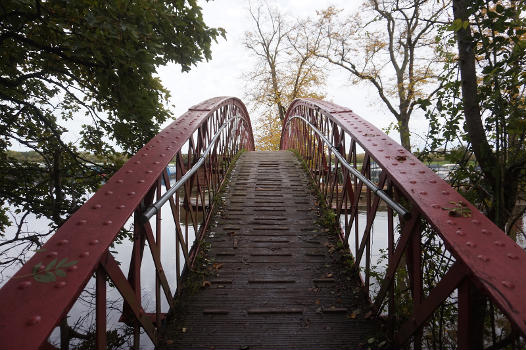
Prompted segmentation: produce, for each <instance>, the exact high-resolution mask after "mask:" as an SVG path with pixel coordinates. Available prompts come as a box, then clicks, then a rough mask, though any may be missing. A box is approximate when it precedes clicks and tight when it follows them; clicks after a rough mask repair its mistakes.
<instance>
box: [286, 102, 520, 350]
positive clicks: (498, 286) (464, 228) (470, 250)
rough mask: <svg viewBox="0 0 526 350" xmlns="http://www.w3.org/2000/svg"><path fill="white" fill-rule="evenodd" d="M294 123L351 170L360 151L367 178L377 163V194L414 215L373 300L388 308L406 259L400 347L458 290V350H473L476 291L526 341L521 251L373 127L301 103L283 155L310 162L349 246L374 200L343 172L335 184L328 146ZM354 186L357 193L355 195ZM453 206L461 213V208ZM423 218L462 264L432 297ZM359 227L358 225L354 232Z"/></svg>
mask: <svg viewBox="0 0 526 350" xmlns="http://www.w3.org/2000/svg"><path fill="white" fill-rule="evenodd" d="M294 117H302V118H305V119H306V120H308V121H309V122H310V123H311V124H313V125H314V126H315V127H316V128H318V129H319V130H320V131H321V132H322V134H323V135H324V136H325V137H326V138H327V139H329V140H330V142H331V143H332V144H333V145H334V146H335V147H336V148H337V149H338V151H339V152H340V153H341V154H342V156H343V157H345V158H346V159H347V161H348V162H350V163H354V164H355V165H356V163H357V162H356V147H358V146H359V147H361V148H362V149H363V150H364V152H365V160H364V165H366V166H364V169H365V170H363V169H362V172H363V173H364V174H367V173H368V172H369V173H370V170H367V165H369V169H370V168H371V166H370V164H372V163H371V161H373V162H375V163H376V164H377V165H378V166H379V167H380V169H381V174H380V178H379V182H380V186H379V187H381V188H384V187H386V188H387V191H388V192H390V193H392V194H394V197H395V199H398V200H399V201H400V202H402V203H404V204H405V205H406V206H408V208H409V209H410V212H411V218H410V219H408V220H407V221H405V223H404V228H403V231H402V233H401V235H400V239H399V241H398V242H396V241H394V239H393V237H391V236H390V237H389V245H390V247H389V252H390V254H389V266H388V271H387V276H388V277H387V278H386V279H385V280H384V281H383V284H382V287H381V288H380V291H379V292H378V294H377V297H376V299H375V300H374V301H375V306H376V307H377V312H379V310H378V309H379V308H380V305H382V303H385V302H386V301H385V298H386V296H387V298H388V299H389V297H388V294H389V288H391V286H392V277H393V275H394V273H395V271H396V267H397V266H398V264H399V263H400V259H401V256H402V254H403V253H404V251H405V254H406V258H407V259H408V260H409V263H408V269H409V274H410V278H411V279H412V281H411V282H412V287H411V288H412V294H413V306H414V307H415V309H416V311H415V312H413V315H412V317H411V319H410V320H409V321H408V322H406V323H405V324H404V325H402V326H401V327H399V328H398V331H397V332H396V333H397V338H398V341H399V342H400V343H402V344H404V343H406V342H407V341H408V339H409V337H410V336H411V335H414V334H417V333H418V332H419V329H421V328H420V327H421V326H422V325H423V324H424V322H425V321H426V320H427V319H428V317H429V316H430V315H431V313H432V312H433V310H435V309H436V308H437V307H438V306H439V305H440V303H441V302H442V301H443V300H445V299H446V298H447V297H448V296H449V295H450V293H451V292H453V291H454V290H455V288H457V290H458V300H459V320H458V326H459V340H458V341H459V347H460V348H466V347H468V346H473V343H472V337H473V336H475V337H476V335H473V334H469V330H468V329H469V327H470V321H469V317H470V314H469V305H468V304H469V288H470V287H469V286H470V285H471V286H475V287H476V288H481V289H482V290H483V291H484V293H485V294H486V295H487V296H489V298H490V299H491V300H492V301H493V302H494V303H495V304H496V305H498V307H499V308H500V310H501V311H502V312H503V313H504V314H505V315H506V316H507V317H508V319H509V320H510V321H511V324H512V326H513V327H514V328H515V329H516V330H518V331H519V333H522V335H523V336H524V335H526V298H525V296H526V279H525V278H524V273H525V271H526V254H525V252H524V250H523V249H521V248H520V247H519V246H518V245H517V244H516V243H515V242H514V241H513V240H512V239H510V238H509V237H508V236H507V235H506V234H505V233H504V232H502V231H501V230H500V229H499V228H498V227H497V226H496V225H495V224H493V223H492V222H491V221H490V220H489V219H487V218H486V217H485V216H484V215H483V214H482V213H481V212H480V211H479V210H478V209H477V208H475V207H474V206H473V205H472V204H471V203H469V202H468V201H467V200H466V199H464V198H463V197H462V196H461V195H460V194H459V193H457V192H456V191H455V190H454V189H453V188H452V187H451V186H449V185H448V184H447V183H446V182H445V181H444V180H442V179H441V178H440V177H439V176H438V175H437V174H436V173H434V172H433V171H432V170H431V169H429V168H428V167H427V166H425V165H424V164H422V163H421V162H420V161H419V160H418V159H417V158H416V157H415V156H414V155H413V154H411V153H410V152H408V151H407V150H405V149H404V148H403V147H401V146H400V145H399V144H398V143H397V142H395V141H394V140H392V139H391V138H390V137H389V136H387V135H386V134H385V133H383V132H382V131H381V130H380V129H379V128H377V127H376V126H375V125H373V124H371V123H369V122H368V121H366V120H364V119H362V118H360V117H359V116H358V115H356V114H355V113H353V112H352V111H351V110H350V109H347V108H345V107H341V106H338V105H336V104H333V103H330V102H325V101H319V100H315V99H297V100H295V101H294V102H293V103H292V104H291V106H290V107H289V109H288V111H287V115H286V119H285V120H284V123H283V125H284V128H283V132H282V138H281V149H296V150H297V151H298V152H299V153H300V154H301V155H302V156H303V158H304V159H305V160H306V163H307V164H308V166H309V167H310V169H311V173H312V175H313V177H314V178H315V180H317V181H318V184H319V186H320V189H321V190H322V192H323V193H324V194H325V196H326V199H327V201H328V203H329V204H331V205H333V206H334V202H336V212H337V214H338V215H339V216H341V218H342V220H344V223H345V224H344V225H343V226H344V227H342V229H343V231H344V232H343V234H342V238H343V239H344V240H348V239H349V237H351V238H353V237H352V235H351V227H352V226H353V222H356V220H358V216H357V206H358V203H359V202H358V200H359V199H358V197H360V196H361V197H366V196H368V195H370V194H362V191H361V189H358V190H357V188H360V187H359V186H361V185H360V181H357V180H356V179H355V178H353V177H352V176H351V177H347V176H348V175H346V173H345V170H344V169H343V174H344V175H343V176H344V177H345V178H346V179H347V180H338V179H336V178H337V177H338V176H337V175H336V174H338V172H339V171H342V168H341V164H339V162H338V161H337V160H335V159H334V157H331V152H330V150H328V148H327V147H326V146H325V145H323V143H322V141H321V140H320V137H319V136H318V135H316V134H315V133H314V132H313V131H312V130H311V128H310V127H309V126H308V125H307V124H306V123H305V122H304V121H303V120H302V119H300V118H294ZM339 169H340V170H339ZM369 175H370V174H369ZM353 182H354V184H356V185H357V186H358V187H354V188H353V186H352V185H353ZM338 187H339V188H340V189H341V188H343V191H342V192H341V193H340V192H339V190H335V188H336V189H337V188H338ZM367 202H368V204H367V213H368V214H367V224H366V225H365V226H366V227H365V230H364V232H363V235H362V233H361V232H360V233H359V232H358V231H356V232H355V235H354V236H355V237H354V241H355V242H354V243H355V247H354V249H355V252H356V255H357V264H358V263H360V259H361V258H362V256H363V254H364V250H366V253H367V251H368V249H369V248H370V230H371V224H372V223H373V222H374V217H375V215H376V210H377V208H378V200H377V198H375V197H374V196H371V197H369V198H368V199H367ZM452 203H456V204H458V205H460V206H459V207H456V204H452ZM461 203H464V204H461ZM448 207H453V208H452V210H453V212H452V213H449V211H448V210H444V208H448ZM457 212H458V213H457ZM451 214H453V215H451ZM457 214H459V215H457ZM462 214H464V215H462ZM390 215H391V218H390V220H391V221H390V224H389V226H390V227H389V230H390V231H391V232H390V235H392V233H393V232H392V231H393V221H392V211H391V212H390ZM464 216H466V217H464ZM417 218H419V220H423V222H425V223H427V224H429V225H431V226H432V227H434V228H435V230H436V232H438V234H439V235H440V238H441V239H442V240H443V242H444V243H445V246H446V248H447V249H448V251H449V252H450V253H451V255H452V256H453V257H454V260H455V261H456V262H455V263H454V264H453V266H452V267H451V269H450V270H449V272H448V273H447V274H445V276H444V277H443V278H442V280H441V281H440V282H438V284H437V285H436V286H434V288H433V289H432V290H431V292H430V293H429V295H428V296H427V297H426V296H425V295H423V293H422V283H423V282H422V277H421V274H422V273H421V269H422V267H421V266H422V262H421V250H422V249H423V247H422V245H421V242H420V232H419V230H418V228H415V227H416V226H418V225H415V222H417ZM357 227H358V225H354V228H355V229H356V228H357ZM360 235H362V236H361V240H360ZM351 247H352V245H351ZM366 253H365V254H366ZM366 255H367V254H366ZM366 259H368V260H367V262H366V266H367V267H369V265H370V260H369V259H370V256H369V255H367V256H366ZM368 273H369V270H367V271H366V280H365V284H366V286H367V287H368V284H369V275H368ZM391 293H392V291H391ZM391 295H392V294H391ZM391 298H392V296H391ZM388 303H389V312H391V311H392V310H391V307H393V305H391V304H392V303H393V301H392V300H389V301H388ZM470 342H471V343H470Z"/></svg>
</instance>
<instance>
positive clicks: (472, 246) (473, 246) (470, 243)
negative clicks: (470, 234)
mask: <svg viewBox="0 0 526 350" xmlns="http://www.w3.org/2000/svg"><path fill="white" fill-rule="evenodd" d="M466 245H467V246H468V247H470V248H475V247H476V246H477V244H476V243H473V242H471V241H467V242H466Z"/></svg>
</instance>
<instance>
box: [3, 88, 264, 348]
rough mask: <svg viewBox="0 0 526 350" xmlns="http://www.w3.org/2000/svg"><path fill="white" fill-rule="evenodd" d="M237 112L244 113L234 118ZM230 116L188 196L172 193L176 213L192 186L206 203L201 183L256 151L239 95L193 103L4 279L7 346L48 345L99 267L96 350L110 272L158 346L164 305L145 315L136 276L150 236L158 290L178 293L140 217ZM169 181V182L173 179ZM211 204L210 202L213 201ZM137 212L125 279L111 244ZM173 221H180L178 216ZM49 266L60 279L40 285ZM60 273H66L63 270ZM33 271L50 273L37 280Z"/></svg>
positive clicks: (101, 342) (101, 341)
mask: <svg viewBox="0 0 526 350" xmlns="http://www.w3.org/2000/svg"><path fill="white" fill-rule="evenodd" d="M234 116H237V117H239V118H238V119H234V118H232V119H229V118H230V117H234ZM227 121H228V122H229V123H230V124H231V125H229V126H228V127H227V128H226V129H225V130H224V131H223V134H222V137H221V138H220V139H219V140H218V141H217V143H216V144H215V145H214V147H213V151H212V155H211V156H210V157H208V158H207V161H206V162H205V165H204V166H203V168H204V169H203V171H201V177H198V175H197V174H196V175H195V176H194V177H193V178H192V179H190V180H189V181H187V182H188V183H187V184H186V185H185V189H184V190H185V194H176V195H174V198H175V197H177V200H174V199H173V198H172V199H171V201H170V202H171V203H170V204H171V205H172V210H173V211H177V210H178V206H179V205H180V202H182V203H186V204H187V205H188V204H190V202H191V200H190V196H193V194H191V193H192V191H194V192H196V191H197V193H198V197H199V198H198V197H195V201H197V202H199V201H201V204H202V205H203V206H205V205H204V203H205V201H206V198H205V196H208V195H209V193H208V192H207V193H204V192H203V190H202V187H203V186H206V187H207V188H208V189H209V190H210V191H212V190H218V189H219V187H220V184H221V183H222V181H223V179H224V175H225V173H226V170H227V168H228V165H229V164H230V162H231V161H232V159H233V158H234V156H235V154H236V153H237V152H238V151H239V150H240V149H242V148H244V149H247V150H253V149H254V139H253V135H252V127H251V123H250V118H249V115H248V112H247V109H246V107H245V105H244V104H243V103H242V102H241V101H240V100H239V99H237V98H233V97H216V98H211V99H209V100H206V101H204V102H202V103H200V104H197V105H195V106H193V107H191V108H190V109H189V110H188V111H187V112H186V113H185V114H183V115H182V116H181V117H179V118H177V120H175V121H174V122H173V123H171V124H170V125H169V126H168V127H166V128H165V129H164V130H162V131H161V132H160V133H159V134H158V135H157V136H155V137H154V138H153V139H152V140H151V141H150V142H148V143H147V144H146V145H145V146H144V147H143V148H142V149H141V150H140V151H138V152H137V154H135V155H134V156H133V157H132V158H131V159H130V160H128V162H126V164H125V165H124V166H123V167H122V168H121V169H120V170H119V171H117V173H116V174H115V175H114V176H112V177H111V178H110V179H109V180H108V181H107V183H106V184H104V185H103V186H102V187H101V188H100V189H99V190H98V191H97V192H96V193H95V194H94V195H93V197H92V198H91V199H90V200H88V201H87V202H86V203H85V204H84V205H83V206H82V207H81V208H80V209H79V210H78V211H77V212H76V213H75V214H73V215H72V216H71V217H70V218H69V220H68V221H66V222H65V223H64V225H62V227H60V229H59V230H57V232H56V233H55V234H54V235H53V236H52V237H51V238H50V239H49V241H48V242H47V243H46V244H45V245H44V246H43V248H42V249H41V250H40V252H37V253H36V254H35V255H34V256H33V257H32V258H31V259H30V260H29V261H28V262H27V263H26V264H24V266H23V267H22V268H21V269H20V271H18V273H17V274H16V275H15V276H14V277H13V278H11V279H10V280H9V281H8V282H7V283H6V285H5V286H4V287H3V288H2V289H1V290H0V344H1V346H2V348H6V349H22V348H24V349H29V348H38V347H42V346H43V347H46V346H48V344H47V338H48V336H49V335H50V333H51V331H52V330H53V329H54V327H55V326H56V325H57V324H58V323H59V322H60V320H61V319H62V318H63V317H64V316H66V315H67V313H68V311H69V310H70V308H71V307H72V305H73V303H74V302H75V301H76V300H77V298H78V296H79V294H80V293H81V292H82V290H83V289H84V287H85V285H86V283H87V282H88V281H89V280H90V278H91V277H92V275H93V273H94V272H96V273H97V289H98V290H97V341H98V345H97V346H98V348H99V347H100V348H105V332H106V321H105V317H106V311H105V310H106V305H105V303H106V297H105V295H106V291H105V289H106V284H105V279H106V277H107V276H108V277H109V278H110V279H111V280H112V281H113V283H114V284H115V285H116V286H117V287H118V289H119V291H120V292H121V295H123V297H124V299H125V300H126V301H127V302H128V304H129V306H127V308H128V310H127V312H128V316H127V317H128V318H129V315H132V316H131V317H132V318H133V317H135V319H132V320H131V321H130V320H129V321H130V322H131V323H134V322H137V321H136V320H138V322H139V323H140V325H141V327H143V328H144V329H145V330H146V333H147V334H148V335H149V336H150V337H151V338H152V340H153V341H154V343H155V337H156V329H155V326H154V323H153V322H152V320H153V321H159V310H157V315H155V314H154V316H151V315H147V314H146V313H145V312H144V310H143V309H142V306H141V301H140V277H135V276H138V274H140V272H138V271H140V265H141V261H142V254H143V253H142V251H143V250H144V247H145V241H147V242H148V246H149V248H150V250H151V253H152V256H153V260H154V262H155V265H156V271H155V272H156V274H157V278H158V280H159V282H158V283H157V286H158V287H157V288H158V289H159V288H160V287H159V286H162V287H163V291H164V293H165V295H166V297H167V299H168V301H169V302H170V304H171V301H172V300H171V298H172V296H173V293H172V292H171V291H170V290H169V286H168V284H167V282H166V276H165V274H164V271H163V269H162V264H161V262H160V257H159V251H160V248H161V245H160V238H159V237H154V234H156V233H157V232H153V231H152V226H151V225H150V223H149V222H146V223H144V222H141V219H140V217H141V214H142V211H143V210H144V207H146V206H148V205H149V204H151V203H152V202H153V201H154V197H155V195H156V194H157V197H158V198H159V196H160V194H161V183H162V180H161V179H162V178H164V179H165V180H168V175H167V173H166V170H165V169H166V166H167V165H168V164H169V162H170V161H172V159H173V158H174V157H176V159H177V178H180V177H181V176H182V175H184V173H185V172H186V171H187V170H188V169H189V168H190V167H191V166H192V164H194V163H195V160H196V159H197V158H198V157H199V156H200V155H201V153H202V152H203V150H204V149H205V148H206V146H207V145H208V144H209V142H210V140H211V138H212V137H213V136H214V133H215V132H216V131H217V130H218V129H219V128H220V127H221V126H222V125H223V123H225V122H227ZM184 145H186V146H188V151H186V150H184V151H183V152H187V154H188V157H187V159H186V160H185V159H184V157H183V156H182V153H181V152H182V147H183V146H184ZM165 183H168V186H169V181H165ZM179 197H180V198H179ZM192 200H194V198H193V197H192ZM208 203H210V205H211V204H212V201H211V200H210V201H209V202H208ZM210 212H211V209H210V208H208V214H209V213H210ZM134 214H135V228H134V230H135V232H134V236H135V242H134V248H133V254H132V262H131V264H130V272H129V275H128V278H126V277H125V276H124V273H123V272H122V271H121V269H120V268H119V266H118V265H117V264H116V263H115V260H114V258H113V257H112V255H111V253H110V252H109V250H108V248H109V247H110V245H111V244H112V242H113V241H114V240H115V238H116V236H117V234H118V233H119V230H120V229H121V227H123V225H124V224H125V223H126V221H127V220H128V219H129V218H130V216H131V215H134ZM175 216H176V215H175V214H174V217H175ZM192 217H193V215H192ZM208 219H209V216H208V217H207V216H206V215H205V221H204V222H197V221H195V220H196V219H192V220H193V221H192V222H190V224H192V225H194V227H196V228H198V227H201V229H203V230H204V227H206V224H207V221H206V220H208ZM152 220H153V219H152ZM156 220H157V223H158V225H157V226H159V227H160V216H157V218H156ZM175 220H179V219H177V218H175ZM176 225H177V226H179V222H176ZM178 230H180V227H179V229H178ZM196 231H197V230H196ZM178 233H180V232H178ZM196 235H197V232H196ZM181 240H183V242H181ZM176 242H177V241H176ZM178 242H179V243H176V244H177V245H178V247H177V249H178V251H177V254H179V253H180V252H179V249H181V254H182V255H184V256H185V257H186V258H190V259H191V254H192V251H190V252H189V251H188V250H189V247H188V242H186V248H185V247H184V238H183V237H182V235H180V237H179V241H178ZM179 245H180V246H179ZM189 254H190V256H189ZM64 259H65V260H64ZM52 262H53V263H52ZM51 265H53V266H51ZM50 266H51V267H50ZM47 267H50V269H49V271H51V273H52V274H53V275H54V276H55V277H54V279H55V280H54V281H48V283H42V281H44V282H45V280H46V278H45V275H46V271H47V270H45V268H47ZM59 267H60V268H59ZM178 268H179V267H178ZM43 269H44V270H43ZM42 270H43V271H42ZM58 270H61V271H62V272H60V273H59V272H58ZM179 272H180V271H178V276H179ZM62 275H65V276H62ZM35 276H44V277H37V278H35ZM39 279H40V280H41V282H39ZM52 279H53V278H52ZM137 290H138V291H139V292H137ZM170 294H171V295H170ZM125 316H126V315H125Z"/></svg>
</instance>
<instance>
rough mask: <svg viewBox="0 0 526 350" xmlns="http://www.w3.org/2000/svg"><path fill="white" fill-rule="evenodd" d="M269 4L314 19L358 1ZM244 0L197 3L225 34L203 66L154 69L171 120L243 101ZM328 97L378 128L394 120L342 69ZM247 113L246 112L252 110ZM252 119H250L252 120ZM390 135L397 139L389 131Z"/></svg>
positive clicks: (419, 127) (415, 125)
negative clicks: (218, 103) (200, 106)
mask: <svg viewBox="0 0 526 350" xmlns="http://www.w3.org/2000/svg"><path fill="white" fill-rule="evenodd" d="M268 3H269V4H270V5H272V6H275V7H277V8H278V9H279V10H280V12H282V13H283V14H284V15H286V16H290V17H306V16H310V17H315V15H316V10H320V9H324V8H327V7H328V6H329V5H335V6H336V7H337V8H341V9H344V11H345V12H346V13H353V12H354V11H358V10H359V5H360V3H361V2H360V1H348V0H347V1H344V0H335V1H325V0H280V1H277V0H276V1H272V0H269V1H268ZM248 4H249V2H248V0H215V1H210V2H205V1H200V6H201V7H202V8H203V16H204V19H205V23H206V24H207V25H208V26H210V27H222V28H224V29H225V30H226V32H227V33H226V40H225V39H223V38H221V39H219V41H218V42H217V43H214V44H213V45H212V60H211V61H208V62H206V61H205V62H201V63H199V64H198V65H197V66H196V67H193V68H192V70H191V71H190V72H187V73H181V70H180V67H179V66H176V65H168V66H166V67H161V68H160V69H159V70H158V73H159V76H160V77H161V79H162V81H163V84H164V85H165V86H166V87H167V88H168V89H169V90H170V92H171V95H172V97H171V104H173V105H175V107H173V108H171V110H172V111H173V113H174V115H175V116H180V115H181V114H183V113H184V112H185V111H186V110H187V109H188V108H189V107H191V106H192V105H194V104H196V103H199V102H201V101H203V100H206V99H208V98H210V97H214V96H235V97H239V98H241V99H243V86H244V80H243V77H242V75H243V72H247V71H249V70H250V68H251V62H252V60H251V57H250V56H249V53H248V51H247V49H245V48H244V46H243V34H244V33H245V32H246V31H249V30H252V23H251V20H250V17H249V14H248ZM326 93H327V99H328V100H330V101H332V102H334V103H336V104H339V105H342V106H345V107H348V108H350V109H352V110H353V111H354V112H355V113H357V114H358V115H360V116H361V117H363V118H365V119H367V120H369V121H370V122H373V123H374V124H375V125H377V126H379V127H380V128H384V127H387V126H388V125H389V124H390V123H391V122H394V121H395V119H394V117H393V116H392V115H391V114H389V112H388V111H387V108H386V107H385V106H384V105H383V104H382V103H380V102H379V98H378V97H377V94H376V90H374V89H373V88H371V87H370V86H369V85H367V84H366V83H362V84H359V85H352V84H351V83H350V81H349V75H348V74H346V73H345V71H343V70H333V71H332V72H331V74H330V75H329V78H328V79H327V90H326ZM248 107H249V111H250V106H248ZM256 117H257V116H256V115H251V118H253V119H254V118H256ZM410 127H411V129H412V130H413V131H415V132H416V133H417V134H424V133H425V130H426V126H425V119H424V118H423V117H422V115H421V114H420V115H418V114H417V115H414V116H412V123H411V125H410ZM390 136H391V137H393V138H395V139H398V138H397V133H396V132H392V133H391V134H390ZM412 141H413V143H414V144H415V145H418V144H421V141H420V140H418V136H416V135H415V137H413V140H412Z"/></svg>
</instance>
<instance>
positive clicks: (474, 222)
mask: <svg viewBox="0 0 526 350" xmlns="http://www.w3.org/2000/svg"><path fill="white" fill-rule="evenodd" d="M471 223H472V224H475V225H478V224H480V221H478V220H477V219H473V220H471Z"/></svg>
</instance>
